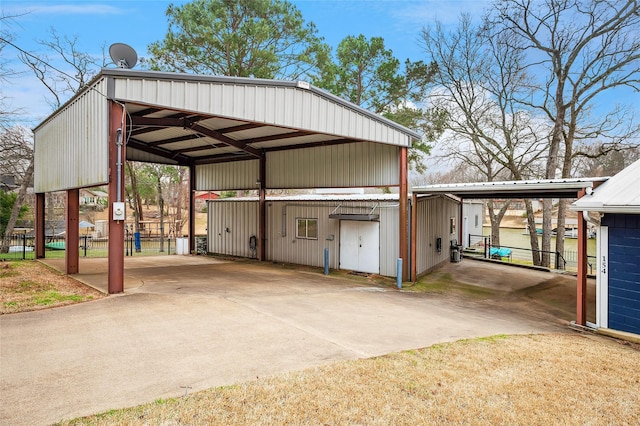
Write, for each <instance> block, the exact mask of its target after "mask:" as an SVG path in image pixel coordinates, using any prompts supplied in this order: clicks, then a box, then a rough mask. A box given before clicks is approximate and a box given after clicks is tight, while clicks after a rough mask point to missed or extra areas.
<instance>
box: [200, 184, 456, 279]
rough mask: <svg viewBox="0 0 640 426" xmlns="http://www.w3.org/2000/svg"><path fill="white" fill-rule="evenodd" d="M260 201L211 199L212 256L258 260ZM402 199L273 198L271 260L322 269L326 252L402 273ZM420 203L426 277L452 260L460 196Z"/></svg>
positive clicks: (339, 263)
mask: <svg viewBox="0 0 640 426" xmlns="http://www.w3.org/2000/svg"><path fill="white" fill-rule="evenodd" d="M258 201H259V200H258V199H257V198H256V197H244V198H219V199H216V200H211V201H209V202H208V209H207V211H208V219H207V246H208V251H209V252H210V253H216V254H224V255H231V256H240V257H249V258H253V257H257V253H256V244H257V235H258V226H259V225H258V222H259V221H258ZM399 201H400V198H399V195H398V194H359V195H343V194H341V195H297V196H273V197H267V199H266V205H267V208H266V241H265V246H266V253H265V259H266V260H270V261H274V262H284V263H294V264H299V265H308V266H318V267H319V266H323V265H324V261H325V259H324V255H325V250H328V258H327V261H328V267H329V268H331V269H345V270H352V271H358V272H364V273H371V274H380V275H384V276H396V274H397V270H396V269H397V259H398V258H399V257H400V246H399V243H398V242H399V241H400V240H399V235H398V231H399V229H400V228H399V226H400V216H401V215H400V209H401V207H400V202H399ZM416 207H417V208H416V209H415V210H414V211H415V212H416V217H415V220H412V221H411V223H410V224H409V226H410V227H411V232H409V235H410V242H412V241H415V249H416V250H417V256H416V257H415V260H413V261H415V262H416V267H417V272H418V274H422V273H425V272H427V271H429V270H432V269H434V268H435V267H436V266H438V265H439V264H441V263H443V262H446V261H448V260H449V244H450V241H451V240H452V239H457V234H456V229H455V226H454V227H453V229H451V223H452V221H453V222H454V223H457V222H458V212H459V201H458V200H456V199H453V198H451V197H448V196H442V195H439V196H430V197H420V198H419V199H418V200H417V206H416ZM414 229H415V231H416V232H413V230H414ZM438 241H439V243H438ZM407 249H409V248H407ZM409 266H410V265H409ZM409 269H411V268H409Z"/></svg>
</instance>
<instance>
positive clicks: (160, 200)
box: [158, 177, 164, 253]
mask: <svg viewBox="0 0 640 426" xmlns="http://www.w3.org/2000/svg"><path fill="white" fill-rule="evenodd" d="M158 209H159V210H160V252H161V253H162V252H164V197H163V196H162V184H161V182H160V177H158Z"/></svg>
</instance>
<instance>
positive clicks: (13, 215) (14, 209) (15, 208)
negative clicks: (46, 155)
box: [0, 157, 33, 253]
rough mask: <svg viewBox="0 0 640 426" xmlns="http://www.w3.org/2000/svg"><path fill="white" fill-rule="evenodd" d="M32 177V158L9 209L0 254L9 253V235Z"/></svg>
mask: <svg viewBox="0 0 640 426" xmlns="http://www.w3.org/2000/svg"><path fill="white" fill-rule="evenodd" d="M32 176H33V157H31V161H30V162H29V167H27V171H26V172H25V173H24V176H23V177H22V183H21V184H20V189H19V190H18V197H17V198H16V202H15V203H13V207H12V208H11V215H10V216H9V221H8V222H7V227H6V228H5V231H4V238H3V239H2V246H1V247H0V253H7V252H9V246H10V245H11V235H12V234H13V229H14V228H15V226H16V221H17V220H18V216H19V215H20V208H21V207H22V203H23V202H24V198H25V196H26V195H27V187H28V186H29V182H31V177H32Z"/></svg>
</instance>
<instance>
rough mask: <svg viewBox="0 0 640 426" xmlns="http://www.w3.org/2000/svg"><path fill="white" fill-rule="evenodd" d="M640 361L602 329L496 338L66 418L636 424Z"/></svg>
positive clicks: (89, 420) (639, 406) (132, 421)
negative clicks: (587, 332)
mask: <svg viewBox="0 0 640 426" xmlns="http://www.w3.org/2000/svg"><path fill="white" fill-rule="evenodd" d="M639 365H640V351H639V350H638V347H637V346H633V345H631V344H627V343H624V342H619V341H616V340H612V339H607V338H602V337H599V336H593V335H580V334H577V333H574V334H552V335H522V336H494V337H489V338H482V339H472V340H462V341H458V342H455V343H447V344H439V345H434V346H431V347H429V348H425V349H420V350H412V351H406V352H401V353H396V354H390V355H386V356H381V357H377V358H371V359H364V360H356V361H348V362H341V363H337V364H333V365H330V366H325V367H320V368H315V369H309V370H305V371H302V372H295V373H290V374H285V375H280V376H276V377H268V378H262V377H260V378H256V380H254V381H252V382H249V383H244V384H239V385H236V386H231V387H222V388H216V389H211V390H209V391H205V392H200V393H197V394H190V395H187V396H185V397H182V398H174V399H169V400H156V401H155V402H154V403H150V404H146V405H141V406H138V407H133V408H128V409H124V410H111V411H108V412H106V413H102V414H98V415H95V416H91V417H86V418H81V419H75V420H73V421H70V422H65V423H63V424H92V425H94V424H95V425H111V424H131V425H137V424H171V425H183V424H184V425H186V424H238V425H244V424H251V425H258V424H259V425H276V424H277V425H280V424H293V425H297V424H305V425H307V424H309V425H315V424H318V425H323V424H371V425H374V424H384V425H388V424H478V425H484V424H486V425H494V424H566V425H574V424H575V425H583V424H620V425H631V424H639V423H640V368H637V366H639ZM632 366H636V368H634V367H632Z"/></svg>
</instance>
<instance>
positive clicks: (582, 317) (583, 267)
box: [576, 190, 587, 325]
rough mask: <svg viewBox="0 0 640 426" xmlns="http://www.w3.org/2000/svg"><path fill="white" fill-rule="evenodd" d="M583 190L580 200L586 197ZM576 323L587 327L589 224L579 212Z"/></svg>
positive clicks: (579, 196) (579, 195)
mask: <svg viewBox="0 0 640 426" xmlns="http://www.w3.org/2000/svg"><path fill="white" fill-rule="evenodd" d="M584 195H585V191H584V190H581V191H580V193H579V194H578V198H581V197H584ZM576 323H577V324H580V325H587V222H586V221H585V220H584V217H583V216H582V212H578V279H577V291H576Z"/></svg>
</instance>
